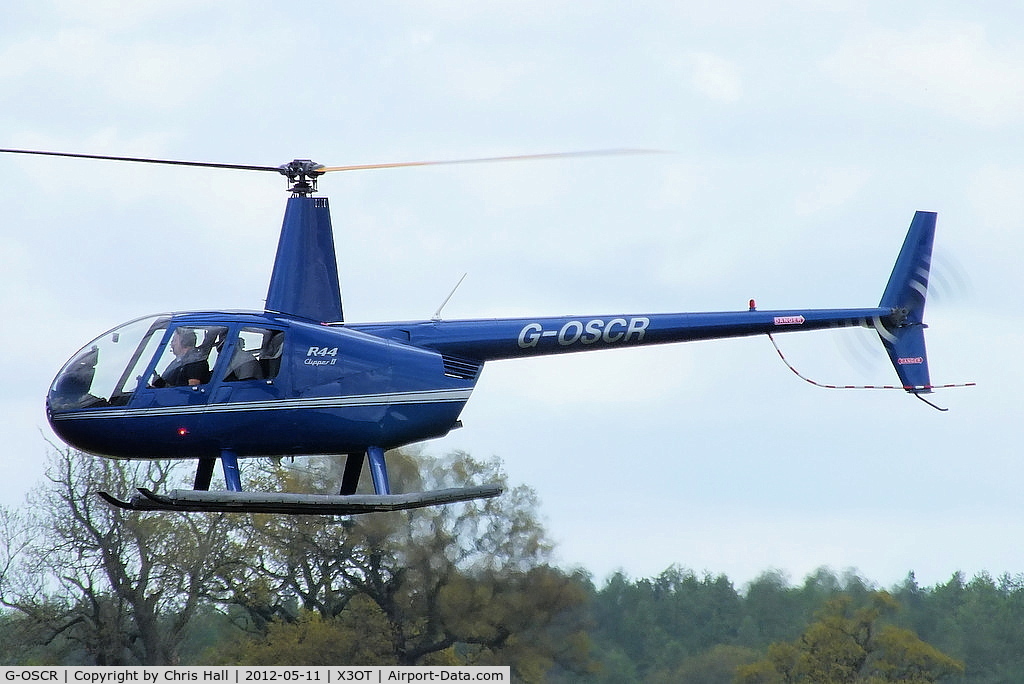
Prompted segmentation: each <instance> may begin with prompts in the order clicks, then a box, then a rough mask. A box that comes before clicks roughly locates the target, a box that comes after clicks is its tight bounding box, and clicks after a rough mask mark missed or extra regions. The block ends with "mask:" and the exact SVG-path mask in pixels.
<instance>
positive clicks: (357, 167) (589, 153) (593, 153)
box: [317, 149, 662, 173]
mask: <svg viewBox="0 0 1024 684" xmlns="http://www.w3.org/2000/svg"><path fill="white" fill-rule="evenodd" d="M661 153H662V151H661V150H644V149H611V150H585V151H582V152H549V153H546V154H518V155H513V156H510V157H479V158H476V159H448V160H434V161H411V162H388V163H384V164H350V165H348V166H321V167H320V168H318V169H317V171H318V172H319V173H327V172H329V171H367V170H370V169H395V168H400V167H403V166H440V165H442V164H483V163H488V162H506V161H529V160H538V159H565V158H570V157H608V156H615V155H626V154H661Z"/></svg>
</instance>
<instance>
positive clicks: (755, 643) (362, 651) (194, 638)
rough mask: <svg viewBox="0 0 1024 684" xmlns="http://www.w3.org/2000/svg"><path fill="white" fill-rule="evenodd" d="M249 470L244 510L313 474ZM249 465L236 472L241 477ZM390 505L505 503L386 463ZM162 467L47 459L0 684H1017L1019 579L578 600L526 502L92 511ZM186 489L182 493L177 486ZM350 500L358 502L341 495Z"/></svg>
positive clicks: (630, 590)
mask: <svg viewBox="0 0 1024 684" xmlns="http://www.w3.org/2000/svg"><path fill="white" fill-rule="evenodd" d="M319 463H320V464H321V465H319V466H316V465H311V464H305V463H299V464H291V463H288V462H273V461H269V462H263V463H262V464H260V465H259V467H252V468H251V469H250V470H249V471H248V472H247V473H246V476H247V478H248V480H249V482H248V483H247V484H248V486H249V487H250V488H252V489H261V490H285V491H331V490H332V488H333V485H332V483H333V482H336V481H338V480H339V479H340V473H339V472H337V471H336V468H335V464H334V463H333V462H332V461H330V460H327V459H324V460H321V461H319ZM253 465H254V466H255V465H256V464H253ZM389 469H390V471H391V475H392V479H393V480H394V481H396V483H398V486H400V487H401V488H402V490H404V491H416V490H425V489H435V488H443V487H451V486H465V485H471V484H481V483H484V482H501V483H503V484H506V485H507V483H505V476H504V474H503V473H502V471H501V468H500V464H499V463H498V462H496V461H489V462H481V461H478V460H475V459H473V458H471V457H470V456H468V455H466V454H463V453H456V454H452V455H450V456H448V457H444V458H431V457H426V456H422V455H414V454H408V453H403V452H393V453H391V454H389ZM190 475H191V474H190V473H188V472H187V471H186V470H185V469H184V468H178V467H174V466H169V465H167V464H162V463H157V462H153V463H141V464H140V463H134V462H131V463H129V462H122V461H109V460H104V459H97V458H94V457H90V456H84V455H82V454H79V453H77V452H73V451H68V450H55V451H54V452H53V453H52V454H51V462H50V465H49V470H48V477H47V481H46V482H45V483H44V484H42V485H41V486H40V487H39V488H38V489H37V490H36V491H34V492H32V493H31V495H30V496H29V498H28V500H27V503H26V506H24V507H22V508H17V509H2V510H0V603H2V605H3V606H4V610H3V612H2V613H0V664H6V665H18V664H21V665H25V664H96V665H140V664H141V665H164V664H175V665H188V664H202V665H214V664H240V665H241V664H261V665H271V664H306V665H319V664H343V663H351V664H433V665H444V664H507V665H511V666H512V671H513V674H514V678H515V679H516V680H517V681H523V682H595V683H605V682H609V683H610V682H616V683H621V682H627V683H628V682H684V681H685V682H697V683H701V682H742V683H745V684H758V683H764V684H768V683H775V682H933V681H943V682H971V683H979V684H980V683H988V682H993V683H994V682H1008V681H1024V575H1018V576H1013V577H1010V576H1004V577H1000V578H998V579H994V578H992V577H989V576H988V575H984V574H983V575H979V576H976V577H973V578H971V579H969V580H968V579H967V578H965V577H964V576H962V575H960V574H956V575H953V577H952V578H951V579H950V580H949V581H948V582H946V583H944V584H938V585H936V586H934V587H920V586H918V584H917V583H916V581H915V580H914V577H913V575H910V576H908V577H907V579H906V580H905V581H904V582H902V583H901V584H899V585H898V586H895V587H891V588H889V589H888V591H882V590H880V589H879V588H878V587H876V586H874V585H873V584H871V583H870V582H868V581H867V580H865V579H863V578H860V577H858V576H857V575H856V574H852V573H847V574H843V575H841V576H837V575H836V574H834V573H833V572H831V571H829V570H826V569H823V570H819V571H818V572H816V573H814V574H812V575H811V576H809V577H807V578H806V579H804V580H803V582H802V583H798V584H795V585H794V584H791V583H790V582H789V581H788V580H787V578H785V577H784V576H783V575H781V574H779V573H775V572H769V573H765V574H764V575H762V576H761V577H759V578H757V579H756V580H754V581H752V582H750V583H749V584H747V585H745V586H742V587H736V586H734V584H733V583H732V582H731V581H730V580H729V579H728V578H727V577H725V576H722V575H718V576H715V575H711V574H696V573H694V572H692V571H689V570H686V569H684V568H682V567H678V566H673V567H670V568H668V569H667V570H665V571H664V572H663V573H661V574H660V575H658V576H657V577H653V578H642V579H633V578H629V577H627V576H625V575H623V574H616V575H614V576H612V577H611V578H608V579H606V580H602V581H601V582H599V583H595V582H594V580H593V578H591V577H590V576H589V575H588V574H587V573H586V571H585V570H577V571H565V570H563V569H560V568H558V567H555V566H554V565H552V563H551V552H552V545H551V543H550V541H549V540H548V539H547V536H546V533H545V530H544V529H543V526H542V525H541V524H540V522H539V519H538V510H537V506H538V504H537V501H536V497H535V495H534V493H533V491H532V490H530V489H529V488H528V487H523V486H520V487H508V486H506V493H505V494H504V495H502V496H501V497H498V498H496V499H490V500H487V501H481V502H474V503H468V504H459V505H452V506H443V507H436V508H430V509H421V510H417V511H408V512H403V513H391V514H374V515H368V516H358V517H353V518H335V517H320V516H273V515H238V514H233V515H224V514H166V513H160V514H154V513H134V512H125V511H121V510H119V509H115V508H112V507H110V506H108V505H106V504H105V503H103V502H102V501H101V500H100V499H99V497H98V496H97V495H96V492H98V491H111V492H114V493H118V494H123V493H126V492H128V491H130V490H131V489H132V488H133V487H134V486H137V485H148V486H150V487H152V488H154V489H157V490H166V489H171V488H174V487H175V486H181V484H182V483H183V482H185V483H187V481H188V478H189V477H190ZM185 486H187V484H186V485H185ZM362 486H367V483H363V485H362Z"/></svg>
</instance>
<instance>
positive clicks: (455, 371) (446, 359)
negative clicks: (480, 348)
mask: <svg viewBox="0 0 1024 684" xmlns="http://www.w3.org/2000/svg"><path fill="white" fill-rule="evenodd" d="M441 362H442V363H443V364H444V374H445V375H447V376H448V377H449V378H458V379H459V380H475V379H476V376H477V375H478V374H479V373H480V366H482V365H483V364H482V363H480V362H478V361H470V360H469V359H460V358H459V357H457V356H448V355H447V354H442V355H441Z"/></svg>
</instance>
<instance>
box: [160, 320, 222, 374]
mask: <svg viewBox="0 0 1024 684" xmlns="http://www.w3.org/2000/svg"><path fill="white" fill-rule="evenodd" d="M171 351H172V352H174V360H173V361H171V362H170V363H169V364H168V365H167V368H165V369H164V371H163V373H162V374H156V375H154V377H153V382H152V383H151V385H152V386H153V387H182V386H185V385H190V386H193V387H194V386H195V385H204V384H206V383H207V382H209V381H210V364H208V363H207V362H206V355H205V354H203V352H201V351H200V350H199V349H197V348H196V331H195V330H193V329H191V328H178V329H177V330H175V331H174V334H173V335H171Z"/></svg>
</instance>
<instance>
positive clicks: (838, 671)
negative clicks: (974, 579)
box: [737, 591, 964, 684]
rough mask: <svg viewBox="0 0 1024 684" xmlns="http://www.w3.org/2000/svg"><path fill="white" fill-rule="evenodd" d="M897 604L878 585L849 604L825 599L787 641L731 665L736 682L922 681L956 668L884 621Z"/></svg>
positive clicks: (920, 683) (950, 660)
mask: <svg viewBox="0 0 1024 684" xmlns="http://www.w3.org/2000/svg"><path fill="white" fill-rule="evenodd" d="M897 608H898V604H897V603H896V601H895V600H894V599H893V598H892V596H891V595H890V594H889V593H887V592H884V591H879V592H873V593H872V594H870V595H869V596H868V597H867V601H866V602H865V603H864V604H863V605H860V606H855V605H854V602H853V599H852V598H851V597H849V596H840V597H838V598H834V599H831V600H829V601H827V602H826V603H825V606H824V608H823V609H822V610H821V612H820V613H819V615H818V619H817V620H816V621H815V622H813V623H811V624H810V625H809V626H808V627H807V628H806V629H805V630H804V632H803V634H802V635H801V636H800V638H799V639H797V640H796V641H793V642H776V643H774V644H772V645H770V646H769V647H768V651H767V655H766V656H765V658H764V659H762V660H760V661H758V662H755V663H753V664H751V665H745V666H742V667H740V668H739V669H738V670H737V681H738V682H740V683H741V684H797V683H802V682H806V683H807V684H812V683H815V684H854V683H857V682H866V683H871V684H881V683H883V682H908V683H912V684H927V683H929V682H936V681H939V680H940V679H942V678H944V677H948V676H950V675H953V674H958V673H962V672H963V670H964V667H963V664H962V663H960V662H959V661H956V660H954V659H953V658H950V657H949V656H947V655H945V654H943V653H941V652H940V651H939V650H938V649H936V648H934V647H933V646H930V645H929V644H927V643H925V642H923V641H922V640H921V639H920V638H918V636H917V635H916V634H914V633H913V632H911V631H910V630H908V629H904V628H901V627H896V626H894V625H891V624H884V623H883V622H882V619H883V617H885V616H887V615H889V614H891V613H893V612H894V611H895V610H896V609H897Z"/></svg>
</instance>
